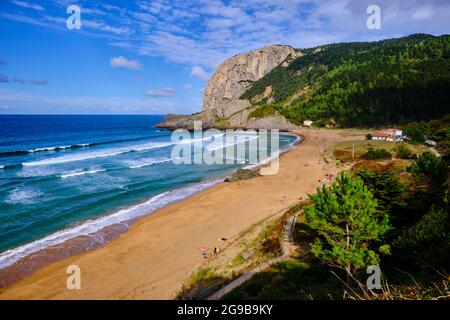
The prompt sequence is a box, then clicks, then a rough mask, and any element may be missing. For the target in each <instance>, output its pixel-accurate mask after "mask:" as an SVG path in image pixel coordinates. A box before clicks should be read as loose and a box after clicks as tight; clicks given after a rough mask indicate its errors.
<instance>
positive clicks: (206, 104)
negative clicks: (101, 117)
mask: <svg viewBox="0 0 450 320" xmlns="http://www.w3.org/2000/svg"><path fill="white" fill-rule="evenodd" d="M299 55H301V53H300V52H299V51H298V50H295V49H294V48H292V47H290V46H284V45H270V46H266V47H263V48H261V49H257V50H254V51H250V52H248V53H243V54H240V55H236V56H234V57H231V58H230V59H228V60H226V61H224V62H223V63H222V64H221V65H219V66H218V67H217V69H216V70H215V71H214V73H213V74H212V76H211V78H210V79H209V81H208V83H207V85H206V89H205V92H204V96H203V107H202V112H201V113H200V114H197V115H193V116H188V117H184V118H183V117H181V118H176V117H175V118H174V117H171V118H170V119H168V121H166V123H163V124H161V126H163V127H170V128H176V127H183V128H192V124H193V121H194V120H202V121H203V124H204V127H217V128H229V127H234V128H249V127H252V125H254V119H248V115H249V114H250V113H251V111H253V110H254V109H255V108H256V107H255V106H252V105H251V104H250V102H249V101H247V100H241V99H239V98H240V97H241V96H242V94H244V93H245V91H246V90H247V89H248V88H250V86H251V85H252V84H253V83H254V82H255V81H257V80H259V79H261V78H262V77H263V76H265V75H266V74H267V73H269V72H270V71H271V70H273V69H274V68H275V67H277V66H278V65H280V64H281V63H284V64H285V65H287V63H288V62H289V61H290V60H293V59H294V58H296V57H298V56H299ZM275 118H277V120H276V121H270V119H268V121H262V122H261V121H259V123H260V124H261V125H262V124H264V125H265V126H266V127H267V128H268V129H270V128H278V129H286V130H288V129H291V127H292V126H291V125H290V124H289V123H287V121H285V120H284V118H282V116H278V117H275ZM280 118H282V119H281V120H280ZM280 126H281V127H280ZM258 127H259V126H258Z"/></svg>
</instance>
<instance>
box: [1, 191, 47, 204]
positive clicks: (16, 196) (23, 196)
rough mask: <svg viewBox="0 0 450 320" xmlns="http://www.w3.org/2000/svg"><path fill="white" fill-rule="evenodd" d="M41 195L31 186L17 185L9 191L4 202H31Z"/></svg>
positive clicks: (34, 201)
mask: <svg viewBox="0 0 450 320" xmlns="http://www.w3.org/2000/svg"><path fill="white" fill-rule="evenodd" d="M41 195H42V192H41V191H40V190H39V189H35V188H31V187H17V188H14V189H13V190H11V191H10V192H9V194H8V195H7V196H6V198H5V200H4V202H5V203H7V204H33V203H36V202H37V201H38V198H39V197H40V196H41Z"/></svg>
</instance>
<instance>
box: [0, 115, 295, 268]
mask: <svg viewBox="0 0 450 320" xmlns="http://www.w3.org/2000/svg"><path fill="white" fill-rule="evenodd" d="M162 120H163V116H100V115H98V116H97V115H92V116H91V115H90V116H73V115H71V116H49V115H26V116H25V115H23V116H19V115H0V268H2V267H5V266H8V265H10V264H12V263H14V262H16V261H17V260H18V259H20V258H21V257H23V256H26V255H27V254H29V253H33V252H36V251H37V250H40V249H43V248H45V247H48V246H51V245H54V244H59V243H61V242H63V241H65V240H67V239H70V238H72V237H75V236H77V235H80V234H90V233H92V232H95V231H98V230H100V229H101V228H103V227H105V226H108V225H111V224H114V223H121V222H123V221H127V220H130V219H133V218H136V217H139V216H142V215H145V214H148V213H149V212H151V211H154V210H156V209H158V208H160V207H162V206H164V205H166V204H168V203H170V202H172V201H174V200H179V199H182V198H184V197H187V196H189V195H191V194H193V193H195V192H197V191H199V190H202V189H204V188H206V187H208V186H210V185H212V184H214V183H215V182H216V181H219V180H222V179H223V178H224V177H225V176H227V175H229V174H230V173H231V172H232V171H234V170H235V169H236V168H238V167H239V166H243V165H244V164H240V162H241V161H240V160H242V159H240V160H239V161H236V164H234V165H194V164H192V165H176V164H174V163H173V162H172V161H171V151H172V148H173V146H174V144H173V143H172V142H171V133H170V132H169V131H165V130H159V129H157V128H155V127H154V125H155V124H156V123H158V122H160V121H162ZM295 140H296V138H295V137H294V136H292V135H281V136H280V147H281V148H286V147H288V146H290V145H291V144H292V143H293V141H295ZM210 141H211V138H204V139H203V140H202V141H201V143H203V145H204V147H205V148H207V145H208V143H210ZM193 143H194V142H193ZM195 143H198V141H197V142H195Z"/></svg>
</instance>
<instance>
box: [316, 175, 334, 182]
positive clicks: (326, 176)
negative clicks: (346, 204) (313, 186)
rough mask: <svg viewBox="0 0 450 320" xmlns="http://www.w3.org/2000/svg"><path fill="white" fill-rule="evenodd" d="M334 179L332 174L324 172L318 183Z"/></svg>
mask: <svg viewBox="0 0 450 320" xmlns="http://www.w3.org/2000/svg"><path fill="white" fill-rule="evenodd" d="M333 179H334V174H331V173H327V174H325V177H324V178H323V179H321V180H319V182H320V183H323V184H326V183H328V182H332V181H333Z"/></svg>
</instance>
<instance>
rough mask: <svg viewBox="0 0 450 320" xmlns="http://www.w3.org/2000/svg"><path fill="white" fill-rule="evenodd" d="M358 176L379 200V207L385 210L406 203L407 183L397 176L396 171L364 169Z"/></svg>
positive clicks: (390, 209)
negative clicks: (382, 171)
mask: <svg viewBox="0 0 450 320" xmlns="http://www.w3.org/2000/svg"><path fill="white" fill-rule="evenodd" d="M356 176H357V177H359V178H361V180H363V181H364V184H365V185H366V186H367V187H368V188H369V190H370V191H371V192H372V194H373V195H374V196H375V198H376V199H377V200H378V208H379V209H380V210H383V211H385V212H391V211H392V210H393V209H395V208H398V207H399V206H401V205H404V196H403V195H404V192H405V191H406V185H405V184H404V183H402V182H401V181H400V179H399V178H398V177H397V176H396V172H395V171H394V172H386V173H380V172H375V171H371V170H366V169H362V170H359V171H358V172H357V173H356Z"/></svg>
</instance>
